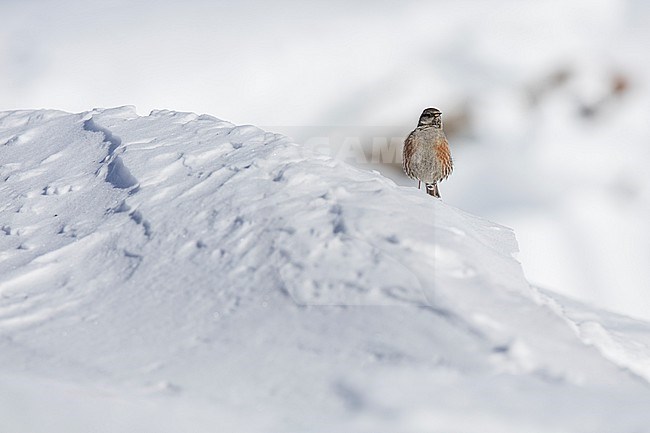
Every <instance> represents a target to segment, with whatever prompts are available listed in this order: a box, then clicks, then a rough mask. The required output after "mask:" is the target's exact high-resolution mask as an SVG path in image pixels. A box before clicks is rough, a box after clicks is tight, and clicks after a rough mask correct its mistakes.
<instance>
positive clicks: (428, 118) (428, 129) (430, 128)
mask: <svg viewBox="0 0 650 433" xmlns="http://www.w3.org/2000/svg"><path fill="white" fill-rule="evenodd" d="M441 114H442V113H441V112H440V110H438V109H437V108H427V109H426V110H424V111H423V112H422V115H421V116H420V120H419V122H418V126H417V127H416V128H415V129H414V130H413V131H412V132H411V133H410V134H409V136H408V137H407V138H406V140H405V141H404V158H403V167H404V172H405V173H406V175H407V176H409V177H410V178H412V179H416V180H419V181H421V182H424V184H425V185H426V189H427V193H428V194H429V195H432V196H434V197H438V198H440V193H439V192H438V182H440V181H442V180H444V179H446V178H447V177H449V175H450V174H451V172H452V171H453V161H452V159H451V152H450V151H449V144H448V143H447V137H446V136H445V133H444V131H443V129H442V118H441ZM418 185H419V184H418Z"/></svg>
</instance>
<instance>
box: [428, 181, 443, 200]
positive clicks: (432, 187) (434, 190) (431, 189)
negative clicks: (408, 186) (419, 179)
mask: <svg viewBox="0 0 650 433" xmlns="http://www.w3.org/2000/svg"><path fill="white" fill-rule="evenodd" d="M426 187H427V194H429V195H432V196H434V197H437V198H440V192H439V191H438V184H436V183H427V184H426Z"/></svg>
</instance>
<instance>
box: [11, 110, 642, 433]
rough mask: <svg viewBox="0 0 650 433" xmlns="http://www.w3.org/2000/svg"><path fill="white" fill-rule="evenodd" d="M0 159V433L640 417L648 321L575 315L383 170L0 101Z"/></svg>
mask: <svg viewBox="0 0 650 433" xmlns="http://www.w3.org/2000/svg"><path fill="white" fill-rule="evenodd" d="M0 161H1V162H2V166H1V168H0V176H1V177H2V179H3V180H4V182H3V184H2V186H0V197H1V201H0V206H1V207H0V215H1V220H0V221H1V229H2V232H0V245H1V250H0V260H1V261H0V390H1V392H0V430H2V431H30V432H37V431H48V432H53V431H54V432H58V431H61V432H64V431H65V432H86V431H90V430H92V431H101V432H104V431H106V432H113V431H124V430H131V431H156V432H166V431H169V432H172V431H192V432H202V431H206V432H207V431H238V432H243V431H296V432H298V431H299V432H306V431H310V432H311V431H313V432H331V431H373V432H380V431H387V432H394V431H408V432H418V431H422V432H430V431H462V432H482V433H485V432H499V433H504V432H517V433H521V432H528V431H545V432H611V431H619V432H631V431H642V429H643V428H645V426H647V425H648V422H650V415H649V414H648V413H647V410H646V409H647V407H650V391H649V389H648V383H647V381H646V380H647V379H648V378H649V377H650V372H649V371H648V370H647V367H645V366H644V365H645V364H644V363H643V362H640V361H639V360H640V359H641V360H643V359H650V356H648V354H649V353H650V350H648V349H647V347H648V346H645V347H644V346H643V345H642V344H641V343H638V342H639V341H650V339H648V338H647V336H648V335H650V326H648V325H646V324H644V323H641V322H634V323H636V325H635V326H636V327H633V328H634V329H635V332H637V334H638V335H636V336H634V335H633V336H632V337H633V338H627V339H624V338H623V337H624V335H625V332H624V330H625V329H631V328H630V327H629V326H628V327H627V328H626V327H624V326H621V327H617V324H620V323H623V321H624V318H620V317H618V316H613V315H612V316H607V318H606V319H607V320H606V321H604V322H603V323H602V324H601V325H598V317H604V316H603V314H604V313H603V314H601V313H598V312H593V311H590V312H588V313H585V312H584V311H586V310H584V309H583V310H580V309H579V308H577V307H575V305H578V304H572V305H574V307H572V309H571V310H570V311H569V312H567V311H565V310H564V309H563V307H562V306H560V304H559V303H558V302H561V301H557V300H554V299H552V295H550V294H547V293H542V292H539V291H537V290H536V289H533V288H531V287H530V286H529V285H528V283H527V282H526V281H525V279H524V277H523V274H522V271H521V267H520V264H519V263H518V262H517V261H516V260H515V259H514V258H513V254H515V253H516V252H517V243H516V240H515V237H514V234H513V233H512V231H511V230H509V229H507V228H505V227H502V226H499V225H496V224H493V223H490V222H488V221H485V220H482V219H480V218H477V217H474V216H472V215H469V214H466V213H464V212H462V211H460V210H458V209H454V208H452V207H449V206H447V205H445V204H444V202H441V201H438V200H432V199H431V198H430V197H428V196H427V195H426V194H423V193H421V192H419V191H417V190H414V189H413V188H405V187H399V186H396V185H395V184H394V183H393V182H392V181H390V180H388V179H386V178H384V177H382V176H381V175H379V174H377V173H370V172H365V171H361V170H358V169H355V168H352V167H350V166H348V165H346V164H344V163H342V162H338V161H335V160H332V159H329V158H326V157H323V156H318V155H315V154H312V153H309V152H308V151H306V150H305V149H304V148H302V147H300V146H298V145H296V144H294V143H291V142H290V141H289V140H288V139H286V138H285V137H283V136H280V135H277V134H273V133H268V132H265V131H262V130H260V129H258V128H256V127H254V126H235V125H232V124H230V123H228V122H225V121H221V120H219V119H216V118H213V117H211V116H206V115H196V114H191V113H177V112H171V111H154V112H152V113H151V114H150V115H149V116H145V117H141V116H138V115H137V114H136V113H135V110H134V109H133V108H130V107H123V108H117V109H110V110H94V111H91V112H87V113H81V114H68V113H63V112H55V111H15V112H6V113H0ZM557 299H559V298H557ZM581 308H582V307H581ZM578 311H582V312H581V313H579V312H578ZM586 316H588V317H590V318H591V319H590V320H591V322H593V323H595V324H591V325H584V324H581V322H580V320H581V319H580V318H581V317H586ZM570 317H571V318H570ZM625 320H628V319H625ZM630 323H631V322H630ZM628 325H629V323H628ZM598 326H601V328H598ZM606 328H607V329H610V330H611V329H613V330H614V331H612V332H614V334H612V333H608V331H606ZM639 330H641V331H639ZM611 335H616V336H617V340H616V341H618V342H619V343H620V344H617V345H615V347H614V346H613V345H614V344H615V343H616V341H614V342H613V343H612V342H611V341H609V340H607V338H609V336H611ZM639 335H643V336H645V337H638V336H639ZM628 336H629V335H628ZM637 337H638V338H637ZM644 338H645V340H644ZM610 340H611V338H610ZM623 340H624V341H623ZM612 341H613V340H612ZM622 341H623V343H621V342H622ZM635 342H637V344H635ZM34 414H38V416H37V417H34V416H33V415H34Z"/></svg>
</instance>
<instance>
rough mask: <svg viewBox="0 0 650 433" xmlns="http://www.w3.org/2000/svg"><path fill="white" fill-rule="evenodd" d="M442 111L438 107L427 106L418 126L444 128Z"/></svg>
mask: <svg viewBox="0 0 650 433" xmlns="http://www.w3.org/2000/svg"><path fill="white" fill-rule="evenodd" d="M441 115H442V111H440V110H438V109H437V108H426V109H425V110H424V111H423V112H422V114H421V115H420V121H419V122H418V126H434V127H436V128H442V117H441Z"/></svg>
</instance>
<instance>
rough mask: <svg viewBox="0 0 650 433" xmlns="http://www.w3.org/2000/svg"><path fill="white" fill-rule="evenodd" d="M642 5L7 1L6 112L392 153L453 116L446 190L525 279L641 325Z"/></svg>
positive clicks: (585, 1) (2, 86)
mask: <svg viewBox="0 0 650 433" xmlns="http://www.w3.org/2000/svg"><path fill="white" fill-rule="evenodd" d="M649 5H650V3H648V2H647V1H644V0H598V1H594V0H572V1H564V0H561V1H560V0H555V1H551V0H547V1H519V2H513V1H509V0H484V1H473V2H469V1H427V2H423V1H414V0H411V1H407V0H399V1H390V0H388V1H381V2H379V3H378V2H371V1H367V0H366V1H356V2H350V1H328V2H295V1H287V0H285V1H278V0H276V1H273V2H268V1H264V0H245V1H237V2H226V1H207V0H185V1H183V2H178V1H165V0H138V1H135V2H134V1H127V0H112V1H110V2H101V1H90V2H89V1H85V0H58V1H56V2H53V1H50V0H29V1H24V0H4V1H2V2H0V17H2V18H4V20H3V25H2V26H0V110H15V109H19V108H25V109H34V108H55V109H61V110H65V111H74V112H77V111H82V110H87V109H89V108H90V107H111V106H117V105H123V104H135V105H136V106H137V107H138V108H139V109H140V110H141V111H140V114H145V113H148V112H149V111H150V110H152V109H157V108H165V107H173V108H174V109H177V110H188V111H199V112H206V113H216V114H218V115H219V116H221V117H223V118H225V119H229V120H232V121H236V122H240V123H241V122H246V123H249V122H250V123H254V124H256V125H261V126H265V127H267V126H268V128H267V129H269V130H273V131H279V132H282V133H284V134H286V135H290V136H292V137H294V140H295V141H296V142H298V143H300V144H303V145H305V144H309V143H314V144H315V143H320V144H321V146H320V147H321V148H323V150H325V151H327V152H328V153H330V154H337V155H338V156H339V157H342V158H346V159H347V160H348V161H354V160H355V159H358V156H359V152H358V151H356V152H338V150H339V147H338V146H339V144H340V140H338V135H340V134H341V133H344V135H343V137H347V136H348V135H349V138H350V140H351V141H350V143H358V142H359V141H361V140H363V139H369V138H373V137H375V136H376V137H377V138H379V139H385V138H394V139H395V143H397V145H398V146H399V145H401V142H402V141H403V139H404V137H405V135H406V134H408V132H409V131H410V130H411V129H412V128H413V126H414V124H415V122H416V121H417V116H418V115H419V114H420V113H421V111H422V109H423V108H424V107H428V106H436V107H438V108H440V109H441V110H442V111H443V113H444V120H445V122H446V125H447V126H448V127H451V126H452V123H453V122H452V120H453V119H455V118H458V116H459V115H461V114H462V115H464V116H465V118H464V123H462V125H460V126H459V127H457V129H456V130H457V133H456V134H454V135H453V136H450V140H451V146H452V153H453V156H454V158H455V160H456V163H457V164H456V166H457V169H456V171H455V173H454V175H453V176H452V177H451V178H450V179H449V180H448V181H447V182H446V183H444V184H443V185H442V187H441V191H442V194H443V197H444V198H445V200H446V201H447V203H449V204H452V205H454V206H456V207H459V208H461V209H465V210H467V211H469V212H471V213H474V214H477V215H481V216H483V217H486V218H488V219H491V220H494V221H499V222H501V223H502V224H505V225H507V226H509V227H513V228H514V229H515V230H516V232H517V234H518V239H519V243H520V249H521V253H520V254H521V255H520V258H521V259H522V262H523V264H524V270H525V272H526V275H527V276H528V277H529V279H530V281H531V282H533V283H535V284H537V285H540V286H543V287H547V288H551V289H553V290H555V291H558V292H561V293H563V294H566V295H569V296H572V297H577V298H579V299H581V300H583V301H587V302H590V303H595V304H597V305H599V306H600V307H605V308H610V309H615V310H616V311H618V312H619V313H624V314H626V315H634V316H636V317H640V318H643V319H645V320H650V292H649V291H648V290H647V289H648V283H649V282H650V267H649V266H647V264H648V263H650V250H649V249H648V247H647V245H648V244H649V243H650V225H648V223H647V221H648V220H650V189H649V188H648V185H650V179H649V178H648V174H647V173H648V170H647V166H648V164H649V163H650V150H649V149H650V147H648V142H650V128H649V126H648V125H649V123H648V121H647V113H648V112H650V92H649V91H648V90H649V89H650V86H649V85H648V77H650V73H649V70H650V57H649V56H648V48H647V45H648V42H647V41H648V40H650V25H648V23H650V7H649ZM559 73H564V74H565V78H566V80H565V81H564V82H562V83H560V84H558V85H555V86H553V85H551V84H549V82H550V81H552V80H551V78H552V77H554V76H557V74H559ZM617 76H618V77H622V78H623V79H624V80H625V82H626V83H627V90H626V91H625V92H622V93H621V94H620V95H618V96H617V97H610V98H608V99H606V100H605V103H602V104H598V102H599V101H601V102H602V101H603V98H606V96H607V95H608V94H609V93H610V92H611V87H612V80H613V78H614V77H617ZM532 93H535V95H536V96H537V98H536V99H537V104H536V105H534V106H533V105H532V104H530V100H531V94H532ZM585 105H593V106H595V107H596V108H598V109H599V110H598V112H597V113H596V114H595V115H594V116H591V117H589V118H587V117H585V116H583V115H581V110H583V108H584V106H585ZM340 126H345V127H349V129H343V130H342V131H341V130H340V129H339V128H338V127H340ZM458 132H460V133H458ZM323 137H324V138H325V140H324V141H323V140H320V139H321V138H323ZM398 154H399V153H398ZM393 155H395V152H393ZM391 161H392V159H391ZM365 162H366V164H365V168H369V165H370V166H371V167H370V168H375V169H378V170H380V171H381V172H382V173H383V174H384V175H387V176H393V179H394V180H395V181H396V182H397V183H400V184H404V185H412V184H413V183H412V181H410V180H407V179H406V178H405V177H404V176H403V175H402V173H401V170H399V169H398V170H396V171H391V170H390V169H389V167H387V166H386V165H376V164H375V165H373V164H368V161H367V159H366V160H365ZM407 182H408V183H407Z"/></svg>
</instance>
